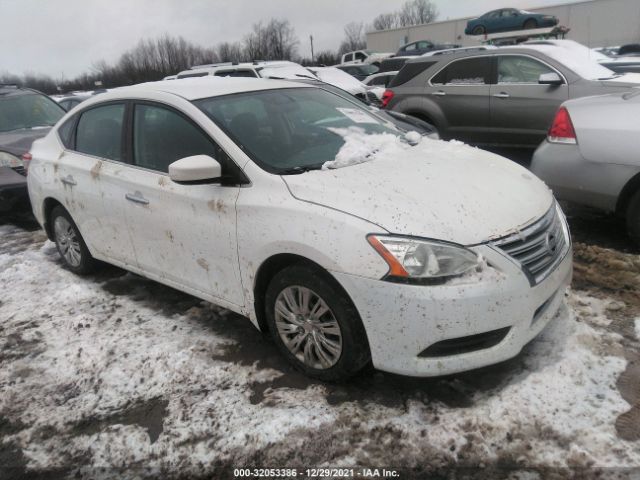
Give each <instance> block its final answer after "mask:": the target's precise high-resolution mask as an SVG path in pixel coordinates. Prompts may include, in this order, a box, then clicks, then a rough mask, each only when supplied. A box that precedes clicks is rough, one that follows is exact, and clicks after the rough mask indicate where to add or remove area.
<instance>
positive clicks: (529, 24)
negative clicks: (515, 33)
mask: <svg viewBox="0 0 640 480" xmlns="http://www.w3.org/2000/svg"><path fill="white" fill-rule="evenodd" d="M522 28H524V29H525V30H533V29H534V28H538V22H536V21H535V20H534V19H533V18H530V19H529V20H527V21H526V22H524V25H523V26H522Z"/></svg>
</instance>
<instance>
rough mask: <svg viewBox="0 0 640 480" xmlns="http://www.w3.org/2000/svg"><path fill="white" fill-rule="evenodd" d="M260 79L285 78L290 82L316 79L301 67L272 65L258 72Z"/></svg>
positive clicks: (295, 65)
mask: <svg viewBox="0 0 640 480" xmlns="http://www.w3.org/2000/svg"><path fill="white" fill-rule="evenodd" d="M260 76H261V77H262V78H285V79H290V80H300V79H301V78H312V79H314V80H315V79H316V76H315V75H314V74H313V73H312V72H311V71H309V70H307V69H306V68H304V67H303V66H301V65H297V64H292V65H273V66H268V67H264V68H263V69H262V70H260Z"/></svg>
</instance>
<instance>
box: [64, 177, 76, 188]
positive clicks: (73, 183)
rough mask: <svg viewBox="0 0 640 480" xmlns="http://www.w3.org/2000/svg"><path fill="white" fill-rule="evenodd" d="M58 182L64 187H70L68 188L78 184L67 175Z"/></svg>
mask: <svg viewBox="0 0 640 480" xmlns="http://www.w3.org/2000/svg"><path fill="white" fill-rule="evenodd" d="M60 181H61V182H62V183H64V184H65V185H70V186H72V187H73V186H74V185H77V184H78V182H76V181H75V180H74V179H73V177H72V176H71V175H67V176H66V177H62V178H61V179H60Z"/></svg>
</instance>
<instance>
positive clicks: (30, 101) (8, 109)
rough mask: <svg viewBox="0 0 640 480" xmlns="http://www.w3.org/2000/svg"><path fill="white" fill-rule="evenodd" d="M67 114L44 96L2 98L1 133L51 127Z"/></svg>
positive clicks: (33, 94)
mask: <svg viewBox="0 0 640 480" xmlns="http://www.w3.org/2000/svg"><path fill="white" fill-rule="evenodd" d="M65 113H66V112H65V111H64V109H63V108H62V107H60V106H59V105H58V104H57V103H56V102H54V101H53V100H51V99H50V98H48V97H45V96H44V95H40V94H37V93H29V94H25V95H11V96H8V97H5V98H3V97H2V96H0V132H9V131H11V130H20V129H22V128H33V127H44V126H47V127H50V126H53V125H55V124H56V122H57V121H58V120H60V119H61V118H62V117H63V116H64V114H65Z"/></svg>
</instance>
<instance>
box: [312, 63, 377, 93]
mask: <svg viewBox="0 0 640 480" xmlns="http://www.w3.org/2000/svg"><path fill="white" fill-rule="evenodd" d="M309 70H311V71H312V72H313V73H315V74H316V76H317V77H318V78H319V79H320V80H321V81H323V82H325V83H328V84H329V85H334V86H336V87H338V88H341V89H342V90H345V91H347V92H349V93H350V94H351V95H356V94H358V93H365V92H366V91H367V89H366V87H365V85H364V84H363V83H362V82H360V81H359V80H358V79H356V78H355V77H352V76H351V75H349V74H348V73H347V72H343V71H342V70H340V69H339V68H335V67H313V68H310V69H309Z"/></svg>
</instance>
